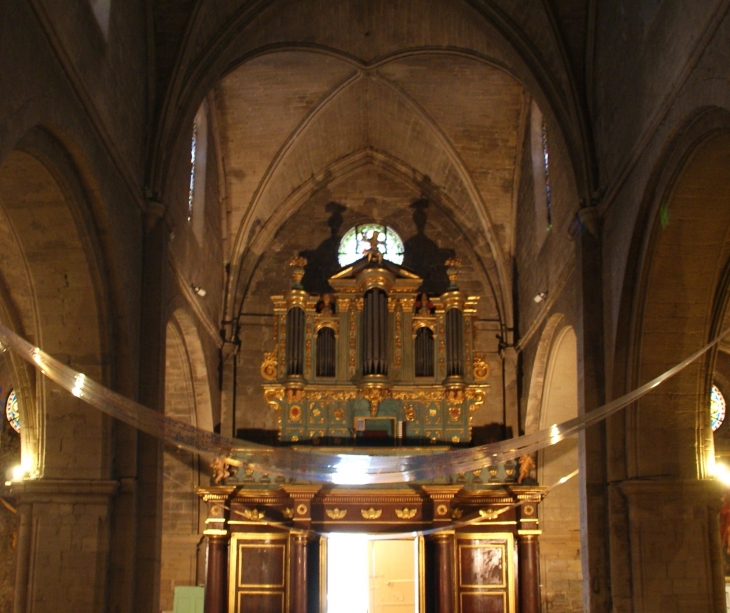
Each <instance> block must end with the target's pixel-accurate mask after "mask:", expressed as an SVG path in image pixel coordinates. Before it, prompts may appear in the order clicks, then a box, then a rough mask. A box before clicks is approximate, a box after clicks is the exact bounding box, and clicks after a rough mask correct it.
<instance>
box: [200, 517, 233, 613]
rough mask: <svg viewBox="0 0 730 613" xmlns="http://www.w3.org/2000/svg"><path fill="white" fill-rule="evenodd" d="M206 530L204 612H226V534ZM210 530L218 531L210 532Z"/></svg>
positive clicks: (222, 531) (224, 532)
mask: <svg viewBox="0 0 730 613" xmlns="http://www.w3.org/2000/svg"><path fill="white" fill-rule="evenodd" d="M206 532H208V535H207V536H208V554H207V558H208V563H207V569H206V573H205V608H204V611H205V613H226V610H227V607H228V534H227V532H226V531H225V530H221V531H216V530H206ZM211 532H219V533H218V534H211Z"/></svg>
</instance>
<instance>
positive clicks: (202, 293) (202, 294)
mask: <svg viewBox="0 0 730 613" xmlns="http://www.w3.org/2000/svg"><path fill="white" fill-rule="evenodd" d="M190 287H191V288H192V289H193V292H195V293H196V294H197V295H198V296H200V297H201V298H205V295H206V294H207V293H208V292H206V291H205V290H204V289H203V288H202V287H200V286H199V285H194V284H193V285H191V286H190Z"/></svg>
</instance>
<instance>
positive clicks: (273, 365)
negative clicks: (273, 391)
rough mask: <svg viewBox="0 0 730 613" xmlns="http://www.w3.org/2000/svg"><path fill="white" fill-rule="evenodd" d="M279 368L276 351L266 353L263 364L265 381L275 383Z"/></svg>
mask: <svg viewBox="0 0 730 613" xmlns="http://www.w3.org/2000/svg"><path fill="white" fill-rule="evenodd" d="M277 368H278V364H277V361H276V351H269V352H267V353H264V361H263V362H261V376H262V377H263V378H264V381H274V380H275V379H276V371H277Z"/></svg>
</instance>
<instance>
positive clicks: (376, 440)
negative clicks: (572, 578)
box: [199, 245, 545, 613]
mask: <svg viewBox="0 0 730 613" xmlns="http://www.w3.org/2000/svg"><path fill="white" fill-rule="evenodd" d="M365 256H366V257H363V258H362V259H361V260H359V261H357V262H355V263H354V264H352V265H350V266H346V267H344V268H343V269H341V270H340V271H339V272H337V273H336V274H335V275H334V276H332V277H331V278H330V279H329V282H330V285H331V287H332V288H333V290H334V291H333V292H332V293H328V294H324V295H320V296H315V295H310V294H308V293H307V292H306V291H305V290H304V289H303V287H302V285H301V280H302V277H303V274H304V265H305V264H306V262H305V261H304V259H303V258H301V257H297V258H294V259H293V260H292V262H291V265H292V270H293V282H292V285H291V287H290V288H289V289H288V290H287V291H286V292H284V293H283V294H281V295H275V296H272V301H273V307H274V308H273V310H274V321H275V323H274V327H275V329H274V339H275V346H274V347H273V348H272V350H271V351H270V352H268V353H266V354H265V356H264V361H263V363H262V366H261V376H262V379H263V382H262V385H263V393H264V398H265V400H266V402H267V404H268V406H269V407H270V408H271V409H272V410H274V411H276V412H277V414H278V424H279V440H280V444H281V445H287V446H295V447H297V448H301V449H308V450H309V452H311V453H328V452H329V453H336V452H338V451H339V452H341V451H343V450H347V451H348V452H349V453H362V454H368V455H377V454H380V455H383V454H390V455H392V454H396V455H397V454H401V455H412V454H433V453H444V452H448V451H449V450H451V449H454V448H457V447H461V446H465V445H468V444H469V443H470V441H471V424H472V419H471V417H472V416H471V413H472V412H473V411H474V410H475V409H476V408H478V407H479V406H480V405H481V404H482V403H483V402H484V400H485V397H486V394H488V393H489V384H488V383H487V379H488V377H489V369H488V366H487V364H486V361H485V360H484V355H483V354H482V353H480V352H479V351H478V348H477V347H475V342H474V340H475V337H474V330H475V321H476V306H477V301H478V298H477V297H475V296H468V295H466V294H465V293H464V292H462V291H460V290H459V289H458V286H457V284H456V279H457V274H458V268H459V262H458V260H456V259H452V260H450V261H448V262H447V266H448V275H449V280H450V286H449V288H448V290H447V291H446V292H444V293H443V294H441V295H438V296H429V295H426V294H425V293H422V292H419V288H420V286H421V284H422V279H421V278H419V277H418V276H417V275H415V274H414V273H412V272H410V271H409V270H407V269H405V268H403V267H400V266H397V265H395V264H393V263H391V262H388V261H386V260H383V258H382V257H380V256H379V254H378V253H377V250H376V249H374V248H373V246H372V245H371V249H370V250H368V251H367V252H366V254H365ZM241 464H242V465H241V467H240V469H239V470H238V472H236V473H234V474H231V475H230V476H228V477H226V478H224V479H220V480H219V482H217V483H214V484H212V485H211V486H210V487H202V488H199V495H200V496H201V497H202V498H203V500H204V501H205V502H206V503H207V506H208V519H207V520H206V525H207V530H206V534H207V535H208V539H209V550H208V572H207V578H208V581H207V585H206V613H224V612H230V613H244V612H249V611H255V612H257V613H284V611H291V612H293V613H306V612H309V613H314V612H320V611H321V612H322V613H324V612H325V611H327V612H328V613H337V611H334V610H330V606H334V605H330V604H328V602H330V603H332V602H334V600H332V599H330V600H329V601H328V594H330V593H332V590H334V589H335V587H336V586H333V585H331V582H332V581H336V579H332V577H335V576H336V575H335V574H333V573H332V572H329V573H328V565H330V567H331V566H332V565H333V564H338V562H336V561H334V559H333V558H332V555H334V554H333V553H332V552H333V551H334V550H335V547H334V541H332V542H331V543H330V546H329V549H328V542H329V541H331V539H333V538H334V536H333V535H338V534H358V535H361V536H362V538H364V539H372V538H373V536H374V535H381V536H382V535H386V534H390V535H394V538H395V540H399V541H402V543H401V545H398V546H396V545H393V546H392V547H391V548H390V549H388V547H386V546H384V545H376V544H374V545H368V547H369V549H368V551H370V554H368V555H370V556H371V562H372V564H376V562H374V561H373V560H382V562H377V563H378V564H381V563H382V564H384V566H383V569H381V571H379V573H375V574H374V575H373V577H370V578H365V579H364V580H366V581H371V582H372V581H376V575H377V576H378V577H382V576H386V575H389V573H395V574H394V575H393V577H392V578H391V580H390V581H389V582H388V581H386V582H385V583H384V584H383V585H381V586H379V587H378V586H376V585H375V584H373V585H372V586H371V591H370V592H369V593H370V594H371V600H372V599H374V600H373V601H372V602H370V608H369V610H370V611H371V613H376V612H379V611H388V612H389V613H425V612H426V611H429V612H430V611H433V612H438V613H483V612H486V613H517V612H518V611H519V612H521V613H537V612H538V610H539V594H538V585H537V582H538V569H537V536H538V534H539V528H538V526H539V524H538V519H537V505H538V504H539V502H540V501H541V500H542V497H543V496H544V494H545V491H544V488H541V487H540V486H538V485H537V484H536V482H535V481H534V480H532V479H531V478H530V477H529V466H528V467H527V469H526V470H525V469H524V467H523V470H522V471H521V472H522V475H521V476H518V473H519V472H520V470H519V469H520V466H518V464H517V463H516V462H514V461H512V462H506V463H503V464H495V465H489V464H488V462H487V463H486V465H485V466H484V467H483V468H482V469H481V470H478V471H474V472H473V473H468V474H458V475H443V476H442V477H441V478H439V479H432V480H430V481H429V482H428V483H412V484H408V485H402V484H400V485H380V486H368V487H358V486H340V485H337V486H335V485H331V484H320V483H313V482H298V481H296V480H293V479H285V478H284V477H280V476H276V475H268V474H266V473H262V472H258V471H257V470H254V469H253V468H249V467H248V466H247V465H246V464H245V459H244V460H243V461H242V462H241ZM229 472H231V473H233V470H231V471H229ZM526 474H527V475H528V477H527V479H525V478H524V477H525V475H526ZM404 535H406V536H404ZM414 535H415V536H414ZM408 539H415V540H413V541H412V542H413V545H410V544H408V543H410V542H411V541H409V540H408ZM405 541H408V542H405ZM368 542H370V541H368ZM373 542H374V543H377V542H378V541H373ZM391 550H392V551H396V550H397V551H406V552H408V551H413V552H415V553H413V561H412V563H411V562H408V565H411V564H412V566H413V568H414V569H415V570H414V571H413V573H411V574H409V572H410V571H407V569H406V570H404V568H398V569H395V568H393V564H392V560H390V558H391V557H392V556H390V555H387V554H386V553H383V552H387V551H391ZM328 551H330V553H328ZM363 551H364V550H363ZM363 555H365V554H363ZM408 555H411V554H408ZM369 559H370V558H369ZM409 560H410V558H409ZM404 563H405V562H404ZM389 564H390V566H388V565H389ZM401 566H402V565H401ZM353 568H354V567H353ZM373 568H374V567H373ZM409 568H410V566H409ZM353 572H354V571H353ZM404 573H405V574H404ZM328 577H330V579H329V581H330V584H328ZM397 586H400V587H397ZM404 586H405V587H404ZM373 594H377V596H373Z"/></svg>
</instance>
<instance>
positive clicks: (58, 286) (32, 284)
mask: <svg viewBox="0 0 730 613" xmlns="http://www.w3.org/2000/svg"><path fill="white" fill-rule="evenodd" d="M0 209H1V211H0V225H1V226H2V229H1V231H2V234H3V247H2V252H3V253H2V256H0V277H2V281H3V282H4V283H5V286H6V288H7V296H6V300H5V305H6V309H5V312H6V316H7V317H8V319H5V322H6V323H7V324H9V325H11V326H12V327H13V328H14V329H15V330H16V331H17V332H19V333H21V334H23V335H25V336H27V337H28V338H29V339H30V340H31V341H32V342H36V343H37V344H38V345H39V346H40V347H41V348H42V349H44V350H45V351H48V352H49V353H51V354H52V355H54V356H57V357H58V356H60V357H62V359H64V360H65V361H67V362H68V363H69V364H70V365H71V366H72V367H73V368H75V369H77V370H80V371H82V372H84V373H85V374H87V375H88V376H89V377H91V378H93V379H95V380H97V381H101V382H102V383H108V381H109V370H108V366H109V364H108V358H107V348H108V346H109V340H108V339H109V331H108V330H107V325H106V321H107V303H106V300H105V296H106V292H105V289H104V287H105V285H104V282H103V277H102V272H101V270H100V261H101V257H100V254H99V252H98V249H97V245H96V243H95V242H94V239H93V238H91V236H92V233H91V232H90V230H89V227H88V220H87V217H86V216H87V215H88V213H87V210H88V202H87V201H86V199H85V194H84V190H83V188H82V187H81V185H80V184H79V183H78V181H77V179H76V174H75V171H74V168H73V166H72V164H70V162H69V156H68V154H67V153H66V152H65V150H64V149H63V148H62V147H61V146H60V145H59V144H58V143H57V142H56V141H55V140H54V139H53V138H52V137H50V135H48V134H47V133H46V132H44V131H42V130H40V129H36V130H33V131H31V132H30V133H28V134H27V135H26V136H25V137H24V138H23V139H22V140H21V141H20V142H19V143H18V145H17V147H16V148H15V149H14V150H13V151H11V152H10V153H9V154H8V155H7V156H6V157H5V158H4V159H3V160H2V163H0ZM29 379H30V378H29ZM35 383H36V385H35V391H34V394H33V395H34V401H35V403H34V405H35V406H34V407H33V410H31V411H29V412H28V413H29V414H28V415H26V423H27V425H28V429H27V432H26V433H25V434H24V435H23V449H24V450H23V454H24V458H23V461H24V464H26V465H27V467H28V469H29V471H30V472H31V473H32V474H36V475H38V476H41V475H42V476H45V477H61V476H63V477H65V478H73V477H75V478H106V477H108V475H109V471H110V461H111V458H110V454H109V451H108V450H109V437H110V430H109V421H108V419H106V418H105V417H103V416H102V414H101V413H100V412H99V411H98V410H96V409H94V408H92V407H89V406H88V405H86V404H85V403H84V402H83V401H81V400H80V399H77V398H74V397H72V396H70V395H68V394H66V393H64V392H61V391H60V390H59V389H58V388H57V387H56V386H55V385H54V384H52V383H50V382H49V381H46V380H45V379H44V378H43V377H36V378H35Z"/></svg>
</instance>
